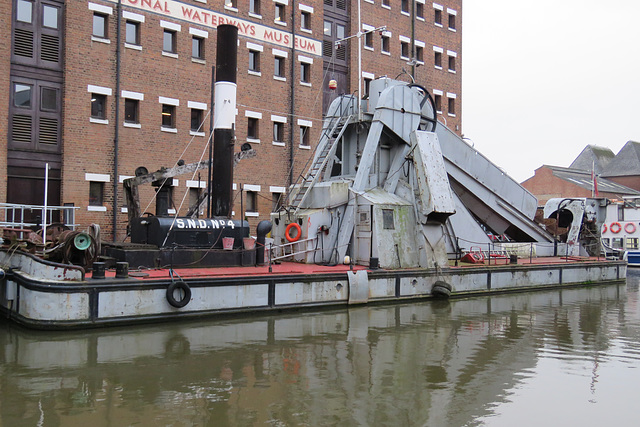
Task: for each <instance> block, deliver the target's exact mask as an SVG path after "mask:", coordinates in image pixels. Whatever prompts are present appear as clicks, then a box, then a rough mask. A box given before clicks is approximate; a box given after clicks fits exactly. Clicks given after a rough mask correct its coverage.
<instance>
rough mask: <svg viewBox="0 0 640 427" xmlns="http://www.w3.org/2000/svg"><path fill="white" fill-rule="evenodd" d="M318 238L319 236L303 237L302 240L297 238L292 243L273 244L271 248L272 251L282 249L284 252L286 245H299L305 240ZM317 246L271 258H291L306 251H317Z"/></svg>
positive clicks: (274, 259) (273, 259)
mask: <svg viewBox="0 0 640 427" xmlns="http://www.w3.org/2000/svg"><path fill="white" fill-rule="evenodd" d="M314 240H317V237H310V238H308V239H301V240H296V241H295V242H291V243H284V244H282V245H271V247H270V248H269V250H270V251H273V250H274V249H275V250H278V249H282V252H283V253H284V248H285V247H289V246H291V247H293V245H297V244H298V243H305V242H310V241H314ZM317 250H318V249H317V248H313V249H305V250H302V251H298V252H292V253H290V254H286V255H280V256H276V257H273V258H271V261H277V260H279V259H284V258H290V257H292V256H294V255H300V254H305V253H309V252H314V251H317Z"/></svg>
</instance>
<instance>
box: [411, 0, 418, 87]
mask: <svg viewBox="0 0 640 427" xmlns="http://www.w3.org/2000/svg"><path fill="white" fill-rule="evenodd" d="M416 61H417V59H416V2H415V0H412V1H411V77H413V81H414V82H416V81H417V80H416V66H417V64H416Z"/></svg>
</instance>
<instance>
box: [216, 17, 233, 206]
mask: <svg viewBox="0 0 640 427" xmlns="http://www.w3.org/2000/svg"><path fill="white" fill-rule="evenodd" d="M237 65H238V27H236V26H234V25H219V26H218V45H217V49H216V82H215V86H214V100H215V106H214V110H213V114H214V117H213V120H214V125H213V174H212V181H213V182H212V188H211V194H212V197H213V212H212V213H213V216H226V217H229V216H231V200H232V186H233V152H234V142H235V128H236V74H237Z"/></svg>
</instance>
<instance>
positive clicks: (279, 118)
mask: <svg viewBox="0 0 640 427" xmlns="http://www.w3.org/2000/svg"><path fill="white" fill-rule="evenodd" d="M274 1H275V0H274ZM271 123H272V124H273V123H282V125H283V126H284V125H285V124H286V123H287V118H286V117H285V116H277V115H275V114H272V115H271ZM283 130H284V129H283ZM271 142H272V144H273V145H276V146H278V147H284V146H285V145H286V143H285V142H280V141H271Z"/></svg>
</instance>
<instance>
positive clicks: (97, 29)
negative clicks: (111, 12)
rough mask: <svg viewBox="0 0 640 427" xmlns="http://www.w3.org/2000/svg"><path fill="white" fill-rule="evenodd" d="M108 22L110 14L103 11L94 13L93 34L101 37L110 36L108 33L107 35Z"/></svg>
mask: <svg viewBox="0 0 640 427" xmlns="http://www.w3.org/2000/svg"><path fill="white" fill-rule="evenodd" d="M108 22H109V20H108V15H103V14H102V13H94V14H93V33H92V34H93V36H95V37H98V38H101V39H106V38H108V35H107V28H108V25H107V23H108Z"/></svg>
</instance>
